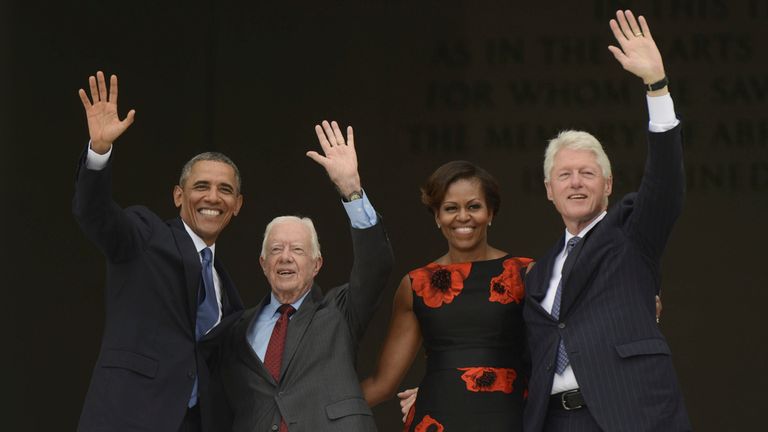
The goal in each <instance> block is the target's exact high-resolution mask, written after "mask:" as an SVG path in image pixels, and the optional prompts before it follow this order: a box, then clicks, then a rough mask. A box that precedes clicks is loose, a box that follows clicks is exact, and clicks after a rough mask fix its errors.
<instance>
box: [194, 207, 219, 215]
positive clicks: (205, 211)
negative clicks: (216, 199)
mask: <svg viewBox="0 0 768 432" xmlns="http://www.w3.org/2000/svg"><path fill="white" fill-rule="evenodd" d="M197 212H198V213H200V214H201V215H203V216H208V217H216V216H218V215H220V214H221V210H216V209H210V208H201V209H198V210H197Z"/></svg>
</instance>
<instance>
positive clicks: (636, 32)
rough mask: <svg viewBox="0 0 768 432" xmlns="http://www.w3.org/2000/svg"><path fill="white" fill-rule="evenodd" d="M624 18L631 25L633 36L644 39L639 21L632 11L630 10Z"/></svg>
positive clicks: (625, 13)
mask: <svg viewBox="0 0 768 432" xmlns="http://www.w3.org/2000/svg"><path fill="white" fill-rule="evenodd" d="M624 16H625V17H626V18H627V23H628V24H629V28H630V29H631V30H632V34H633V35H634V36H635V37H643V32H642V31H640V26H638V25H637V20H636V19H635V15H634V14H633V13H632V11H631V10H628V11H626V12H624Z"/></svg>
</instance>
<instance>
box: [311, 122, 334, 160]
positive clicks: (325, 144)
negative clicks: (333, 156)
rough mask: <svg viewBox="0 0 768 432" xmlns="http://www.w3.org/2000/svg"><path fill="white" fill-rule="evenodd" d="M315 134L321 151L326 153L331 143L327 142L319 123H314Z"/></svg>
mask: <svg viewBox="0 0 768 432" xmlns="http://www.w3.org/2000/svg"><path fill="white" fill-rule="evenodd" d="M315 135H317V140H318V141H319V142H320V147H321V148H322V149H323V153H325V154H328V151H329V150H330V149H331V144H330V143H329V142H328V138H326V136H325V132H323V128H322V127H320V125H315Z"/></svg>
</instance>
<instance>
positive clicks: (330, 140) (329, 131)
mask: <svg viewBox="0 0 768 432" xmlns="http://www.w3.org/2000/svg"><path fill="white" fill-rule="evenodd" d="M323 130H324V131H325V137H326V138H327V139H328V143H329V144H330V146H331V147H333V146H335V145H336V144H337V143H336V137H335V136H334V134H333V129H331V124H330V123H328V121H327V120H323Z"/></svg>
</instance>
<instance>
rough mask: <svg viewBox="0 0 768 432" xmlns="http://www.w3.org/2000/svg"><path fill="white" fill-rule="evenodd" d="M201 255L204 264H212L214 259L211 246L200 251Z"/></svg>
mask: <svg viewBox="0 0 768 432" xmlns="http://www.w3.org/2000/svg"><path fill="white" fill-rule="evenodd" d="M200 257H202V259H203V266H207V265H210V263H211V259H213V253H212V252H211V249H210V248H204V249H203V250H201V251H200Z"/></svg>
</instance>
